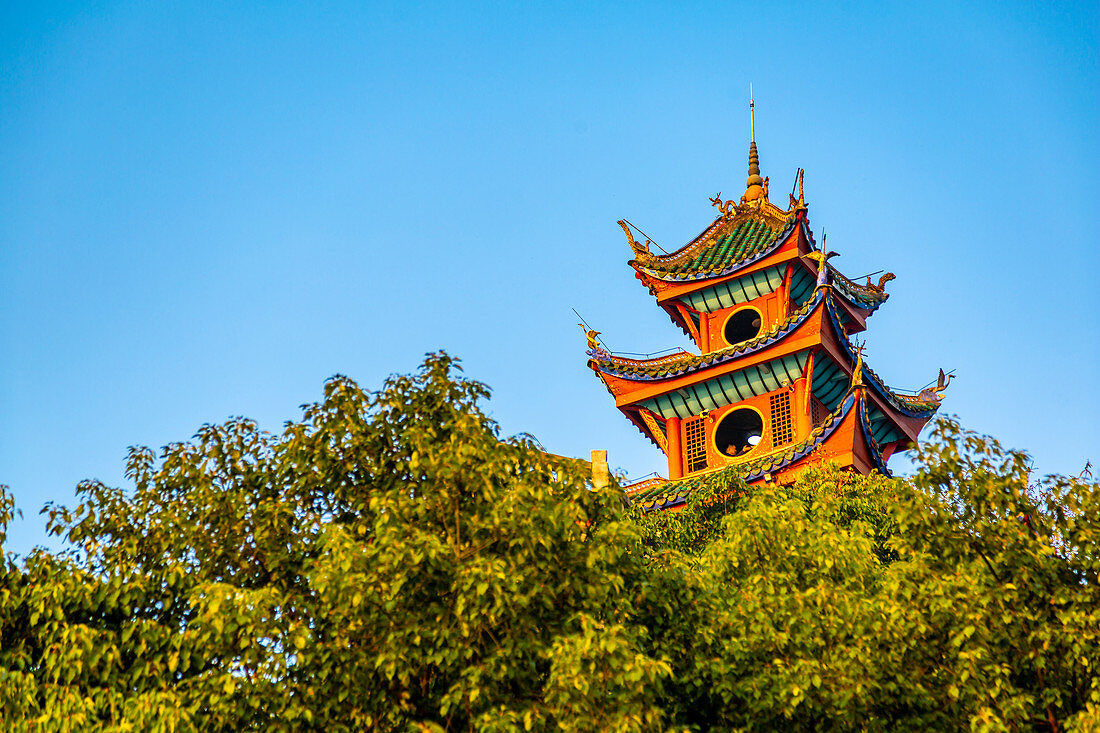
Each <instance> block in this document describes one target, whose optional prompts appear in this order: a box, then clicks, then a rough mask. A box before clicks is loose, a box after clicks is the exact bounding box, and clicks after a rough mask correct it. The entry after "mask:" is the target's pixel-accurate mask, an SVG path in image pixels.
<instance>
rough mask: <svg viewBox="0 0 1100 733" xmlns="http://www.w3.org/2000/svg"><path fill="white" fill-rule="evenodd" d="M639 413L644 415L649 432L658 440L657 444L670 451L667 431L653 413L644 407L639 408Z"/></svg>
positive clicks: (665, 450)
mask: <svg viewBox="0 0 1100 733" xmlns="http://www.w3.org/2000/svg"><path fill="white" fill-rule="evenodd" d="M638 413H639V414H640V415H641V416H642V420H644V421H645V424H646V427H648V428H649V432H651V433H652V434H653V439H654V440H656V441H657V445H659V446H661V450H663V451H664V452H665V453H668V439H667V438H666V437H665V431H664V430H662V429H661V426H660V425H658V424H657V420H656V418H654V417H653V413H651V412H650V411H649V410H647V409H645V408H644V407H643V408H642V409H640V410H638Z"/></svg>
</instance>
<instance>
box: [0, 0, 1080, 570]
mask: <svg viewBox="0 0 1100 733" xmlns="http://www.w3.org/2000/svg"><path fill="white" fill-rule="evenodd" d="M1098 36H1100V5H1097V3H1096V2H1095V1H1091V2H1082V3H1058V4H1047V3H1034V4H1000V3H996V4H995V3H969V4H960V3H945V4H942V5H934V4H929V3H911V2H910V3H896V4H893V5H891V6H882V5H881V4H879V3H874V4H872V3H868V4H865V5H864V4H856V3H847V4H829V7H827V8H826V7H822V6H821V5H819V4H814V5H806V6H803V5H798V4H783V3H751V4H745V5H741V6H735V5H724V4H720V3H710V2H708V3H700V4H697V5H693V6H689V5H686V4H684V3H667V4H662V3H656V4H654V3H624V4H619V5H612V4H602V3H600V4H596V3H572V4H561V5H541V4H539V5H536V4H534V3H516V4H514V5H507V4H499V3H492V4H477V5H474V4H469V3H456V4H453V5H417V4H413V3H384V4H382V3H379V4H370V3H359V2H355V3H350V2H349V3H335V2H332V3H315V4H302V3H292V4H277V3H257V4H243V3H217V4H209V5H207V6H206V7H199V6H193V5H190V4H184V3H168V4H160V5H155V4H153V3H132V4H123V3H88V4H53V3H46V2H42V3H10V2H9V3H4V5H3V8H2V10H0V483H6V484H9V485H10V487H11V489H12V490H13V491H14V493H15V495H16V497H17V501H18V504H19V506H20V507H21V508H22V509H23V511H24V513H25V514H26V515H27V518H26V519H25V520H24V521H23V522H21V523H19V524H17V526H16V527H15V528H14V530H13V536H12V538H11V543H10V547H11V548H12V549H15V550H18V551H23V550H26V549H27V548H29V547H30V546H31V545H33V544H36V543H41V542H43V541H45V540H44V533H43V529H42V527H43V522H42V521H41V518H40V517H39V516H38V514H37V512H38V509H39V508H40V507H41V506H42V504H43V503H44V502H46V501H56V502H62V503H71V502H72V501H73V491H74V488H75V486H76V484H77V482H78V481H79V480H80V479H83V478H100V479H103V480H104V481H107V482H109V483H112V484H116V485H120V484H122V483H123V478H122V467H123V458H124V456H125V452H126V448H127V446H130V445H135V444H142V445H151V446H160V445H163V444H165V443H167V442H170V441H177V440H182V439H187V438H189V437H190V436H191V435H192V434H193V433H194V431H195V429H196V428H197V427H198V426H199V425H201V424H202V423H204V422H215V421H221V420H224V419H225V418H227V417H228V416H230V415H247V416H250V417H253V418H255V419H257V420H258V421H259V422H260V423H261V425H263V426H265V427H267V428H269V429H273V430H278V429H280V428H281V425H282V422H283V421H284V420H287V419H290V418H294V417H296V416H297V415H298V414H299V411H298V405H300V404H302V403H305V402H309V401H313V400H315V399H317V398H318V397H319V396H320V394H321V385H322V383H323V381H324V380H325V379H326V378H327V377H329V376H330V375H332V374H334V373H344V374H348V375H350V376H352V377H354V378H355V379H357V380H359V381H360V382H361V383H362V384H364V385H366V386H370V387H376V386H378V385H380V384H381V382H382V380H383V379H384V378H385V377H386V375H387V374H390V373H393V372H407V371H411V370H413V369H415V368H416V366H417V364H418V363H419V362H420V360H421V357H422V355H423V354H424V353H425V352H427V351H430V350H435V349H440V348H443V349H447V350H448V351H450V352H451V353H453V354H455V355H457V356H459V357H461V358H462V359H463V360H464V364H465V367H466V370H467V374H468V375H470V376H472V377H475V378H477V379H480V380H482V381H485V382H487V383H488V384H490V385H491V386H492V387H493V389H494V398H493V400H492V402H491V403H490V408H491V412H492V414H493V415H494V416H495V418H496V419H497V420H498V421H499V422H500V423H501V425H502V428H503V430H504V431H505V432H506V433H516V432H521V431H527V432H530V433H532V434H534V435H535V436H536V437H538V438H539V439H540V440H541V441H542V443H543V444H544V445H545V446H546V447H547V448H548V449H549V450H552V451H554V452H558V453H563V454H571V455H581V456H583V455H587V454H588V451H589V450H590V449H592V448H604V449H607V450H608V451H609V454H610V461H611V464H612V466H613V467H621V468H623V469H626V470H628V471H629V472H630V473H631V474H633V475H640V474H644V473H646V472H649V471H652V470H654V469H662V470H663V466H664V461H663V457H662V455H661V454H660V453H659V452H658V451H657V450H656V449H655V448H653V447H652V446H651V445H650V444H649V443H648V442H647V441H645V440H644V439H643V438H642V437H641V436H640V435H639V434H638V433H637V431H636V430H635V429H634V428H633V427H632V426H631V425H630V424H629V423H628V422H627V421H626V420H625V419H624V418H623V417H622V416H621V415H620V414H619V413H618V411H617V410H616V409H615V408H614V406H613V404H612V400H611V398H610V396H609V395H608V394H607V393H606V391H605V390H604V388H603V386H602V385H601V384H600V383H599V382H598V380H597V379H596V378H595V377H594V376H593V375H592V374H591V372H589V371H588V369H587V368H586V367H585V357H584V353H583V352H584V338H583V335H582V334H581V331H580V329H579V328H577V325H576V323H577V319H576V318H575V317H574V315H573V313H572V312H571V310H570V308H576V309H577V310H578V311H580V312H581V313H582V314H583V315H584V317H585V318H586V319H587V320H588V321H589V322H591V323H592V324H593V325H594V326H595V327H596V328H598V329H599V330H601V331H602V332H603V334H604V338H605V340H606V342H607V343H608V345H609V346H611V347H612V348H614V349H617V350H621V351H638V352H646V351H655V350H658V349H662V348H665V347H669V346H675V345H680V344H683V343H684V340H683V338H682V336H681V335H680V334H679V331H678V330H677V329H676V328H674V327H673V326H672V324H671V323H670V322H669V321H668V318H667V317H666V316H665V315H664V314H663V313H662V312H661V311H660V310H659V309H658V308H657V307H656V305H655V304H654V302H653V300H652V298H651V297H650V296H649V295H648V293H647V292H646V290H645V289H644V288H643V287H642V286H641V285H640V284H639V283H638V282H637V281H636V280H635V279H634V278H633V272H632V270H631V269H630V268H629V267H628V266H627V265H626V260H627V259H628V257H629V250H628V248H627V246H626V244H625V242H624V239H623V236H622V232H621V231H620V230H619V228H618V227H617V226H616V224H615V221H616V219H619V218H623V217H626V218H628V219H630V220H631V221H633V222H634V223H636V224H638V225H639V226H641V227H642V228H643V229H644V230H645V231H646V232H648V233H649V234H650V235H651V236H652V237H654V238H655V239H656V240H657V242H658V243H660V244H661V245H662V246H664V247H665V248H666V249H672V248H675V247H678V246H680V245H682V244H684V243H685V242H687V241H688V240H689V239H691V238H692V237H693V236H694V235H695V234H697V233H698V232H699V231H700V230H701V229H703V228H704V227H705V226H706V225H707V223H709V222H710V221H711V220H712V218H713V216H714V210H713V209H712V208H711V206H710V204H709V202H708V201H707V197H708V196H713V195H714V194H715V193H716V192H718V191H719V190H721V191H722V192H723V194H725V195H726V196H732V197H736V195H739V194H740V192H741V191H742V190H743V187H744V180H745V175H746V173H745V168H746V156H747V147H748V117H747V110H746V101H747V99H746V97H747V91H748V86H749V82H752V83H753V84H754V88H755V91H756V102H757V139H758V142H759V146H760V156H761V165H762V168H763V172H764V174H765V175H769V176H770V177H771V180H772V185H773V191H774V192H776V193H777V194H778V196H777V199H782V198H785V196H786V194H785V191H786V190H789V188H790V185H791V183H792V181H793V178H794V174H795V170H796V168H798V167H799V166H801V167H803V168H805V169H806V195H807V199H808V201H809V204H810V220H811V225H812V226H813V228H814V229H815V231H817V232H818V233H820V232H821V231H822V229H824V230H825V231H826V232H827V233H828V237H829V238H828V243H829V247H830V248H831V249H835V250H837V251H839V252H841V253H842V256H841V258H840V259H838V260H834V262H835V263H836V264H837V266H838V267H840V268H841V270H842V271H844V272H846V273H848V274H849V275H853V276H855V275H861V274H864V273H867V272H870V271H873V270H879V269H888V270H891V271H893V272H895V273H896V274H897V276H898V279H897V280H895V281H894V282H892V283H890V285H889V290H890V292H891V294H892V297H891V299H890V301H889V303H888V304H887V305H886V306H884V307H883V308H882V309H881V310H880V311H879V312H878V313H876V314H875V316H874V318H872V319H871V322H870V330H869V332H868V363H869V364H871V366H872V367H873V368H874V369H875V370H876V371H877V372H878V373H879V374H880V375H882V376H883V377H884V378H885V379H886V380H887V382H888V383H890V384H892V385H894V386H897V387H902V388H917V387H920V386H922V385H924V384H925V383H926V382H928V381H929V380H930V379H933V378H934V377H935V375H936V370H937V369H938V368H939V367H941V366H942V367H944V368H945V369H955V370H957V374H958V379H957V380H956V381H955V383H954V384H952V385H951V389H950V391H949V393H948V399H947V401H946V403H945V408H944V409H945V411H946V412H950V413H955V414H958V415H959V416H960V417H961V418H962V420H963V421H964V423H965V424H966V425H967V426H970V427H972V428H974V429H977V430H980V431H983V432H987V433H991V434H993V435H995V436H997V437H998V438H1000V439H1001V440H1002V441H1003V442H1005V443H1007V444H1008V445H1010V446H1013V447H1019V448H1025V449H1027V450H1029V451H1030V452H1031V453H1032V455H1033V456H1034V459H1035V463H1036V466H1037V468H1038V470H1040V471H1041V472H1043V473H1047V472H1063V473H1076V472H1078V471H1079V470H1080V469H1081V467H1082V466H1083V465H1084V463H1085V461H1086V460H1087V459H1090V458H1091V459H1092V460H1093V462H1100V451H1098V446H1100V430H1098V427H1097V424H1098V421H1100V386H1098V385H1100V368H1098V366H1097V364H1098V360H1100V333H1098V331H1100V329H1098V325H1097V323H1098V316H1100V309H1098V306H1097V302H1098V295H1100V293H1098V290H1100V288H1098V286H1097V281H1098V274H1100V256H1098V254H1097V250H1098V247H1100V245H1098V244H1097V234H1096V226H1097V225H1096V219H1097V214H1098V206H1097V200H1098V198H1100V185H1098V181H1097V178H1098V174H1100V144H1098V143H1100V139H1098V133H1097V130H1098V129H1100V110H1098V107H1100V104H1098V92H1100V74H1098V69H1097V57H1098V55H1100V47H1098V46H1100V44H1098Z"/></svg>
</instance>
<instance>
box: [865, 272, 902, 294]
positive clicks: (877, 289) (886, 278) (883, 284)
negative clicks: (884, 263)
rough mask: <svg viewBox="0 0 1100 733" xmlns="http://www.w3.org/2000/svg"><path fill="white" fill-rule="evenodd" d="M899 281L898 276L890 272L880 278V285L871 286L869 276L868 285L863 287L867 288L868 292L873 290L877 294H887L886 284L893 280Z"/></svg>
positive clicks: (868, 277)
mask: <svg viewBox="0 0 1100 733" xmlns="http://www.w3.org/2000/svg"><path fill="white" fill-rule="evenodd" d="M897 279H898V278H897V275H895V274H894V273H892V272H888V273H886V274H885V275H883V276H882V277H880V278H879V279H878V285H872V284H871V276H870V275H868V276H867V284H866V285H864V286H863V287H864V288H866V289H867V290H873V291H875V292H876V293H885V292H886V283H888V282H890V281H891V280H897Z"/></svg>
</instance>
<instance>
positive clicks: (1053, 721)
mask: <svg viewBox="0 0 1100 733" xmlns="http://www.w3.org/2000/svg"><path fill="white" fill-rule="evenodd" d="M456 369H457V365H456V364H455V362H454V360H453V359H451V358H450V357H448V356H446V355H445V354H435V355H431V356H429V358H428V359H427V361H426V362H425V364H424V366H423V367H422V369H421V370H420V372H419V373H418V374H416V375H413V376H398V377H393V378H391V379H390V380H389V381H388V382H387V383H386V385H385V386H384V388H383V389H382V390H381V391H379V392H374V393H371V392H366V391H363V390H362V389H360V388H359V387H358V386H357V385H356V384H355V383H354V382H352V381H351V380H348V379H346V378H343V377H337V378H334V379H332V380H330V381H329V382H328V383H327V384H326V385H325V392H324V398H323V400H322V401H321V402H319V403H317V404H313V405H309V406H307V407H306V408H305V409H304V414H303V417H302V419H301V420H299V421H295V422H291V423H288V424H287V426H286V427H285V429H284V430H283V431H282V433H281V434H279V435H272V434H269V433H266V432H263V431H261V430H259V429H258V428H257V427H256V425H255V424H253V423H251V422H250V421H247V420H243V419H235V420H231V421H229V422H227V423H225V424H223V425H214V426H204V427H203V428H202V429H201V430H200V431H199V433H198V434H197V435H196V436H195V438H194V439H193V440H192V441H190V442H187V443H179V444H173V445H170V446H167V447H166V448H165V449H164V450H163V451H162V452H161V453H160V454H159V456H158V455H156V454H154V453H153V452H152V451H150V450H148V449H132V450H131V452H130V456H129V459H128V463H127V473H128V476H129V478H130V479H131V481H132V482H133V488H132V489H131V490H128V491H121V490H118V489H114V488H109V487H106V486H103V485H102V484H99V483H97V482H86V483H84V484H82V485H81V487H80V503H79V504H78V505H77V506H76V507H75V508H73V509H67V508H64V507H47V509H46V512H47V513H48V515H49V527H50V529H51V531H53V532H55V533H57V534H59V535H61V536H62V537H64V538H65V539H66V540H67V542H68V545H69V547H70V548H71V549H70V550H69V551H67V552H65V553H61V554H51V553H48V552H45V551H41V550H39V551H36V552H34V553H32V554H30V555H29V556H27V557H25V558H22V559H17V558H13V557H10V556H5V558H4V561H3V567H2V571H0V572H2V574H0V715H2V716H3V717H2V722H3V726H2V727H3V729H5V730H16V731H19V730H24V731H32V730H33V731H67V730H72V731H83V730H111V731H123V730H134V731H137V730H141V731H145V730H153V731H157V730H164V731H189V730H226V731H229V730H233V731H236V730H260V729H262V730H325V731H330V730H332V731H340V730H367V729H376V730H436V731H440V730H469V729H477V730H521V729H527V730H590V731H604V730H620V731H641V730H657V729H677V730H685V729H694V730H709V729H722V730H775V729H779V730H853V729H859V730H929V729H935V730H940V729H943V730H955V729H973V730H1033V729H1039V730H1080V731H1084V730H1091V729H1094V728H1095V727H1097V726H1098V725H1100V676H1098V675H1097V671H1096V664H1097V662H1096V661H1095V660H1096V659H1097V658H1100V655H1098V654H1097V652H1096V650H1097V649H1098V648H1100V598H1098V597H1097V594H1098V590H1097V588H1098V580H1100V579H1098V577H1097V576H1098V573H1100V552H1098V548H1100V491H1097V486H1096V485H1095V484H1093V483H1090V482H1087V481H1083V480H1078V479H1065V478H1049V479H1044V480H1042V481H1035V480H1034V479H1033V478H1032V477H1031V476H1030V474H1029V472H1028V469H1027V463H1026V458H1025V457H1024V456H1023V455H1021V454H1018V453H1013V452H1010V451H1005V450H1003V449H1002V448H1001V447H1000V446H999V445H997V444H996V443H995V442H994V441H991V440H989V439H985V438H981V437H978V436H975V435H972V434H969V433H966V432H964V431H962V430H961V429H960V428H959V427H958V426H957V425H955V424H954V423H951V422H944V423H942V424H941V425H940V427H939V429H938V432H937V433H936V435H935V436H934V439H933V440H932V441H931V442H930V443H928V444H926V445H925V446H924V447H923V448H922V450H921V454H920V462H921V465H922V469H921V471H920V472H919V473H918V474H917V476H916V477H915V478H914V479H913V480H912V481H903V480H898V479H887V478H884V477H881V476H877V475H875V476H870V477H861V476H858V475H854V474H850V473H845V472H840V471H836V470H834V469H830V468H822V469H817V470H812V471H807V472H806V473H804V474H803V475H802V476H801V477H800V478H799V479H798V480H797V481H796V482H795V483H793V484H790V485H784V486H759V485H758V486H753V487H749V486H746V485H744V484H743V483H741V482H738V481H736V480H733V479H728V478H725V477H718V478H715V480H713V481H712V482H711V485H710V486H708V487H706V489H705V490H704V491H701V492H698V493H697V495H696V496H695V497H693V499H692V501H691V502H690V503H689V505H688V506H687V507H686V508H685V509H684V510H683V511H679V512H659V513H651V514H643V513H640V512H638V511H637V510H629V509H626V508H625V502H624V497H623V495H622V492H621V490H619V489H618V488H617V487H610V488H607V489H599V490H596V489H593V488H592V487H591V486H590V485H589V484H588V482H587V481H586V477H585V476H583V475H581V474H580V473H578V469H577V467H576V465H575V464H573V463H568V462H567V463H562V462H561V461H558V460H556V459H554V458H552V457H550V456H548V455H546V454H545V453H542V452H541V451H539V450H537V449H536V447H535V446H534V445H532V444H531V442H530V441H528V440H526V439H523V438H501V437H500V435H499V434H498V431H497V428H496V426H495V425H494V424H493V423H492V422H491V421H490V420H489V419H488V418H487V417H486V416H485V414H484V413H483V412H482V410H481V407H480V405H481V403H482V401H483V400H484V399H485V398H486V397H487V395H488V391H487V389H486V388H485V387H484V386H483V385H480V384H478V383H476V382H472V381H468V380H465V379H462V378H460V377H459V376H457V374H456ZM13 511H14V504H13V502H12V499H11V496H10V495H9V494H8V493H7V492H6V491H0V540H2V538H3V532H4V528H5V527H6V524H7V522H8V521H10V519H11V517H12V516H13Z"/></svg>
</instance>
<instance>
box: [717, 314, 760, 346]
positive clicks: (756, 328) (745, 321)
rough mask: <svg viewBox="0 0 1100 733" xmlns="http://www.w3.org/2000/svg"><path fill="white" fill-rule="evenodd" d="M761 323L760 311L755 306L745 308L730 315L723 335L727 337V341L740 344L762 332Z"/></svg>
mask: <svg viewBox="0 0 1100 733" xmlns="http://www.w3.org/2000/svg"><path fill="white" fill-rule="evenodd" d="M760 324H761V319H760V311H758V310H756V309H755V308H744V309H742V310H739V311H737V312H736V313H734V314H733V315H732V316H730V317H729V319H728V320H727V321H726V328H725V329H724V330H723V332H722V335H724V336H725V337H726V343H728V344H739V343H741V342H742V341H748V340H749V339H751V338H756V336H757V335H758V334H759V333H760Z"/></svg>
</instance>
